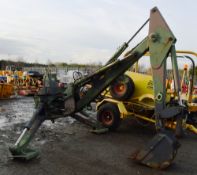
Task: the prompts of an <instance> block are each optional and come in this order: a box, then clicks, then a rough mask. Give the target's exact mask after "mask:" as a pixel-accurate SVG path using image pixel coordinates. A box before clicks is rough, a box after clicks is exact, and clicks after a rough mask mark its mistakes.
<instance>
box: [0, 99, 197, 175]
mask: <svg viewBox="0 0 197 175" xmlns="http://www.w3.org/2000/svg"><path fill="white" fill-rule="evenodd" d="M33 106H34V103H33V99H32V98H31V97H24V98H17V99H12V100H3V101H0V107H1V114H0V133H1V134H0V175H27V174H31V175H34V174H35V175H41V174H42V175H43V174H44V175H45V174H47V175H55V174H58V175H92V174H94V175H111V174H113V175H127V174H137V175H164V174H165V175H166V174H169V175H170V174H173V175H176V174H182V175H186V174H188V175H189V174H196V172H197V163H196V157H197V150H196V148H197V136H195V135H193V134H189V133H187V135H186V136H185V138H183V139H181V140H180V142H181V144H182V146H181V148H180V149H179V152H178V155H177V157H176V159H175V161H174V162H175V163H174V164H173V165H172V166H171V167H169V168H168V169H167V170H166V171H160V170H153V169H150V168H147V167H144V166H141V165H138V164H135V163H134V162H132V161H131V160H130V159H129V158H128V157H129V156H130V155H131V153H132V152H133V151H135V149H136V148H139V147H140V146H142V145H143V144H144V143H146V142H147V141H148V140H149V139H151V138H152V137H153V135H154V134H155V133H154V130H153V129H151V128H143V127H142V126H139V125H136V124H131V121H125V122H123V123H122V125H121V127H120V128H119V129H118V131H117V132H111V133H107V134H103V135H95V134H92V133H90V132H89V129H90V128H89V127H87V126H84V125H83V124H80V123H78V122H73V120H70V119H69V118H68V119H66V118H63V119H60V120H58V121H57V122H56V123H55V124H51V122H50V121H47V122H46V123H45V124H44V125H43V126H42V127H41V128H40V130H39V131H38V133H37V134H36V137H35V138H34V140H33V142H32V144H31V145H33V146H34V147H36V148H39V149H40V151H41V156H40V158H38V159H35V160H32V161H30V162H19V161H13V160H12V159H11V158H10V156H11V155H10V153H9V151H8V146H9V144H13V143H14V142H15V141H16V139H17V138H18V136H19V135H20V131H21V130H22V126H24V123H25V122H26V121H27V120H28V119H29V118H30V117H31V114H32V113H33Z"/></svg>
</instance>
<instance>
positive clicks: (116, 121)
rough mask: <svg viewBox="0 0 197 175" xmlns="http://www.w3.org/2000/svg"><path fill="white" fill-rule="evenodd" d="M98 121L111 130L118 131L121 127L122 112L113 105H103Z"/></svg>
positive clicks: (98, 114) (98, 113)
mask: <svg viewBox="0 0 197 175" xmlns="http://www.w3.org/2000/svg"><path fill="white" fill-rule="evenodd" d="M97 120H98V121H100V122H101V123H102V124H103V125H104V126H105V127H107V128H108V129H109V130H111V131H114V130H116V129H117V128H118V127H119V125H120V112H119V110H118V107H117V106H116V105H115V104H112V103H105V104H103V105H102V106H101V107H100V108H99V110H98V112H97Z"/></svg>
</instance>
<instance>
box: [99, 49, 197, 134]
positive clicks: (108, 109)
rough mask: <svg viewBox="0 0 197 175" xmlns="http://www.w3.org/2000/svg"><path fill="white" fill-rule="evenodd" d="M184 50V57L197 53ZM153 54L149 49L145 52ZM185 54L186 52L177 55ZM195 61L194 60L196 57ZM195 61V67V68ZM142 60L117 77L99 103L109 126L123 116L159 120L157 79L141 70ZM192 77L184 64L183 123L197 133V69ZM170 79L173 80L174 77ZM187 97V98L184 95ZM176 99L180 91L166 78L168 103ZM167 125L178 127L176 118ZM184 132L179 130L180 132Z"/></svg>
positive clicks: (114, 126) (151, 120)
mask: <svg viewBox="0 0 197 175" xmlns="http://www.w3.org/2000/svg"><path fill="white" fill-rule="evenodd" d="M176 53H177V54H178V55H179V54H183V55H184V56H183V57H188V58H189V59H191V57H192V56H193V57H195V58H196V57H197V53H195V52H191V51H176ZM145 55H146V56H149V53H146V54H145ZM178 57H182V56H177V58H178ZM193 64H194V61H193ZM194 68H195V65H193V67H192V70H194ZM137 69H138V63H136V65H135V72H132V71H127V72H125V74H124V76H122V77H120V78H119V79H118V80H116V81H114V82H113V83H112V84H111V85H110V87H109V88H108V89H107V90H106V91H105V92H104V93H103V95H104V99H103V100H102V101H99V102H98V103H97V111H98V113H97V119H98V120H99V121H100V122H102V123H103V124H104V125H105V126H106V127H108V128H110V129H112V130H115V129H116V128H117V127H118V126H119V124H120V121H121V119H124V118H127V117H132V118H133V119H135V120H143V121H147V122H150V123H155V118H154V115H153V114H154V109H155V97H154V89H153V79H152V76H151V75H147V74H142V73H138V70H137ZM192 74H193V75H192V76H190V77H191V78H189V74H188V69H186V67H184V70H183V76H182V80H181V94H180V95H181V98H182V101H183V103H184V104H185V105H186V106H187V110H188V115H187V117H186V118H185V119H184V120H183V123H182V125H183V127H184V128H185V129H189V130H190V131H192V132H193V133H195V134H197V128H196V127H195V126H197V122H196V121H197V120H196V118H197V115H196V114H197V103H195V102H194V101H192V99H195V94H194V93H195V89H194V86H193V82H194V71H192ZM185 79H188V81H187V82H188V84H187V88H186V89H187V92H186V91H184V80H185ZM170 83H173V84H174V82H173V81H171V82H170ZM183 97H184V98H183ZM174 100H176V92H175V91H174V87H173V89H172V86H171V84H169V81H168V80H166V104H167V105H170V104H171V103H172V101H174ZM165 125H166V127H169V128H173V129H174V128H176V122H175V121H174V120H169V121H167V122H166V123H165ZM179 134H180V133H178V135H179Z"/></svg>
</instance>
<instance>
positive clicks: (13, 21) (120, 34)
mask: <svg viewBox="0 0 197 175" xmlns="http://www.w3.org/2000/svg"><path fill="white" fill-rule="evenodd" d="M154 6H157V7H158V8H159V9H160V11H161V13H162V14H163V16H164V18H165V19H166V21H167V23H168V24H169V26H170V28H171V29H172V31H173V33H174V35H175V36H176V38H177V44H176V47H177V49H184V50H193V51H197V49H196V46H197V32H196V30H197V10H196V8H197V1H196V0H187V1H180V0H152V1H151V0H92V1H90V0H70V1H69V0H0V57H1V58H0V59H12V60H20V59H24V60H25V61H29V62H40V63H47V62H48V61H49V60H50V61H51V62H68V63H93V62H96V63H98V62H102V63H104V62H106V61H107V60H108V58H109V57H110V56H111V55H112V54H113V52H114V51H115V50H116V48H117V47H118V46H119V45H121V44H122V43H123V42H124V41H127V40H128V39H129V37H130V36H131V35H132V34H134V32H135V31H136V30H137V29H138V28H139V27H140V26H141V25H142V24H143V23H144V21H145V20H146V19H147V18H148V17H149V11H150V9H151V8H152V7H154ZM147 33H148V29H147V28H145V29H144V30H143V32H142V33H141V34H140V36H139V37H138V38H137V39H136V40H135V41H134V42H133V43H131V45H130V47H134V46H135V44H136V43H138V42H139V41H140V40H141V39H142V38H144V37H145V36H146V35H147Z"/></svg>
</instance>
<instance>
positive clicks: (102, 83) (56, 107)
mask: <svg viewBox="0 0 197 175" xmlns="http://www.w3.org/2000/svg"><path fill="white" fill-rule="evenodd" d="M175 42H176V38H175V37H174V35H173V33H172V32H171V30H170V28H169V27H168V25H167V23H166V22H165V20H164V19H163V17H162V16H161V14H160V12H159V10H158V9H157V8H156V7H155V8H153V9H152V10H151V12H150V22H149V34H148V36H147V37H145V39H143V40H142V41H141V42H140V43H139V44H138V45H137V46H136V47H134V48H133V49H132V50H130V51H129V52H128V53H127V55H126V56H125V57H124V58H123V59H120V60H118V59H117V57H115V58H113V59H110V61H109V62H108V63H107V64H106V65H105V66H103V67H102V68H101V69H99V70H98V71H96V72H95V73H93V74H92V75H90V76H88V77H86V78H83V79H80V80H77V81H76V82H74V83H73V84H70V85H68V87H66V88H64V87H59V86H58V83H57V81H56V79H55V77H53V76H52V75H50V74H46V75H45V82H44V87H43V88H42V89H41V90H40V92H39V93H38V97H39V103H38V107H37V111H36V112H35V113H34V115H33V117H32V119H31V120H30V122H29V123H28V124H27V125H26V127H25V129H24V131H23V132H22V134H21V136H20V137H19V139H18V140H17V141H16V143H15V145H14V146H11V147H10V151H11V153H12V155H13V157H15V158H23V159H26V160H28V159H31V158H33V157H36V156H37V155H38V152H37V151H35V150H32V149H29V148H27V146H28V144H29V142H30V141H31V139H32V138H33V136H34V134H35V133H36V131H37V130H38V128H39V127H40V125H41V124H42V122H43V121H45V120H55V119H57V118H59V117H67V116H71V117H73V118H75V119H77V120H79V121H81V122H83V123H86V124H89V125H90V126H92V127H93V128H94V129H95V131H98V130H102V131H103V130H106V128H104V127H103V126H102V124H100V123H99V122H97V123H96V124H95V123H94V122H92V121H90V120H88V119H85V118H83V117H82V115H84V113H83V108H84V107H86V106H87V105H89V104H90V103H91V102H92V101H94V100H95V99H96V98H98V96H99V94H101V92H102V91H103V90H105V89H106V88H107V87H108V86H109V85H110V84H111V83H112V82H113V81H114V80H115V79H116V78H118V77H119V76H121V75H122V74H123V73H124V72H125V71H126V70H128V69H129V67H130V66H132V65H133V64H134V63H135V62H136V61H138V60H139V59H140V57H142V56H143V55H144V54H145V53H146V52H148V51H149V52H150V59H151V66H152V69H153V82H154V94H155V99H156V100H155V118H156V128H157V129H158V130H160V131H162V132H161V133H159V134H157V135H156V136H155V137H154V138H153V140H151V141H150V142H149V144H148V145H147V146H146V147H145V148H144V149H142V150H139V151H138V152H137V153H136V154H135V156H134V159H135V160H136V161H138V162H140V163H142V164H145V165H147V166H150V167H154V168H166V167H168V166H169V165H170V164H171V162H172V160H173V159H174V157H175V153H176V152H177V149H178V145H179V144H178V142H177V140H176V139H175V138H174V136H173V135H172V134H169V133H167V134H166V132H165V129H164V125H163V122H164V120H165V119H166V118H171V117H177V121H181V120H180V116H181V115H183V111H184V110H183V107H182V106H181V105H179V106H175V107H171V108H167V107H166V105H165V78H166V58H167V56H168V54H169V53H171V55H172V60H173V68H174V75H175V77H177V87H178V88H177V91H178V90H179V85H178V81H179V80H178V68H177V63H176V55H175V54H176V52H175V47H174V44H175ZM123 50H124V49H122V51H123ZM119 55H120V53H118V56H119ZM86 118H88V116H86ZM161 153H162V154H161Z"/></svg>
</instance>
